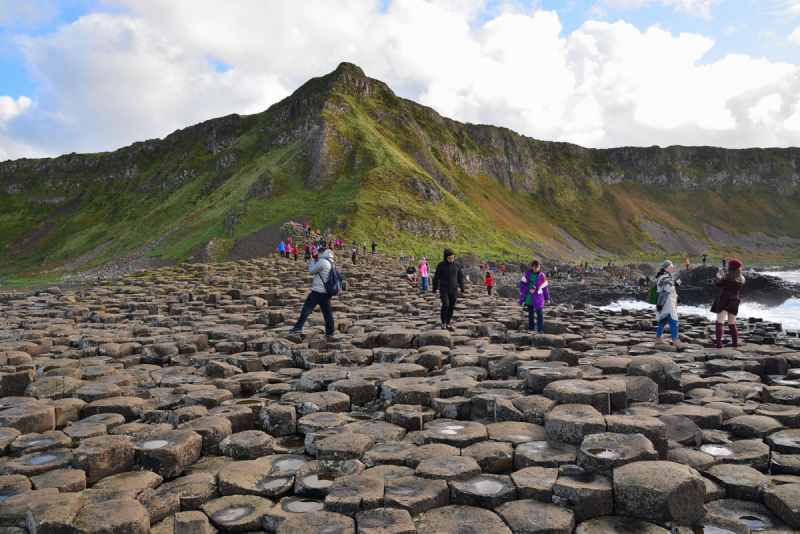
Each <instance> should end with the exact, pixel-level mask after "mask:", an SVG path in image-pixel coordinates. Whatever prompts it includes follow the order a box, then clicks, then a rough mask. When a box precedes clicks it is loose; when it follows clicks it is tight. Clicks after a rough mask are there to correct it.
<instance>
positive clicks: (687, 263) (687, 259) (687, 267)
mask: <svg viewBox="0 0 800 534" xmlns="http://www.w3.org/2000/svg"><path fill="white" fill-rule="evenodd" d="M686 270H687V271H688V270H689V258H686Z"/></svg>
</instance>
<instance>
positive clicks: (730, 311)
mask: <svg viewBox="0 0 800 534" xmlns="http://www.w3.org/2000/svg"><path fill="white" fill-rule="evenodd" d="M714 285H715V286H717V287H721V288H722V293H720V295H719V296H718V297H717V299H716V300H715V301H714V304H713V305H712V306H711V313H716V314H717V324H716V334H717V339H716V343H715V346H716V347H717V348H718V349H721V348H722V335H723V327H724V325H725V319H726V318H727V319H728V331H729V332H730V334H731V346H732V347H734V348H736V347H738V346H739V328H738V327H737V326H736V316H737V315H739V292H740V291H741V290H742V287H743V286H744V276H743V275H742V262H741V261H739V260H737V259H733V260H731V262H730V263H729V264H728V272H727V273H725V275H724V276H723V274H722V273H718V274H717V280H716V281H715V282H714Z"/></svg>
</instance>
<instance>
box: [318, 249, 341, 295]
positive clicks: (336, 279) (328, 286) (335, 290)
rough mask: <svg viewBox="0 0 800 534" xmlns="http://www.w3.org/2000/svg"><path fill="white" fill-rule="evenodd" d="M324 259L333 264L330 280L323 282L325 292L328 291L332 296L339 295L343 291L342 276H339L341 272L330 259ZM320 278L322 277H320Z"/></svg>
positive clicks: (329, 275)
mask: <svg viewBox="0 0 800 534" xmlns="http://www.w3.org/2000/svg"><path fill="white" fill-rule="evenodd" d="M322 259H323V260H325V261H327V262H328V263H330V264H331V272H330V273H329V274H328V279H327V280H323V281H322V283H323V285H324V286H325V291H327V292H328V293H329V294H330V295H334V296H335V295H338V294H339V291H341V290H342V275H341V274H339V270H338V269H337V268H336V264H335V263H333V262H332V261H331V260H329V259H328V258H322ZM320 278H322V277H321V276H320Z"/></svg>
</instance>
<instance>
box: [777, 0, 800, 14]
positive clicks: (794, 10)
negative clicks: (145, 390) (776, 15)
mask: <svg viewBox="0 0 800 534" xmlns="http://www.w3.org/2000/svg"><path fill="white" fill-rule="evenodd" d="M776 3H777V4H779V5H780V6H781V7H782V8H783V10H782V11H781V14H782V15H783V16H785V17H789V18H795V17H798V16H800V0H778V2H776Z"/></svg>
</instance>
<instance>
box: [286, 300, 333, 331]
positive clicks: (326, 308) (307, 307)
mask: <svg viewBox="0 0 800 534" xmlns="http://www.w3.org/2000/svg"><path fill="white" fill-rule="evenodd" d="M317 304H319V309H320V311H322V317H324V318H325V335H326V336H332V335H333V334H334V330H336V325H335V324H334V322H333V310H332V309H331V296H330V294H328V293H317V292H316V291H312V292H311V293H309V294H308V296H307V297H306V302H305V304H303V310H302V311H301V312H300V318H299V319H298V320H297V322H296V323H295V325H294V327H295V328H303V325H304V324H306V319H308V316H309V315H311V312H313V311H314V308H316V307H317Z"/></svg>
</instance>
